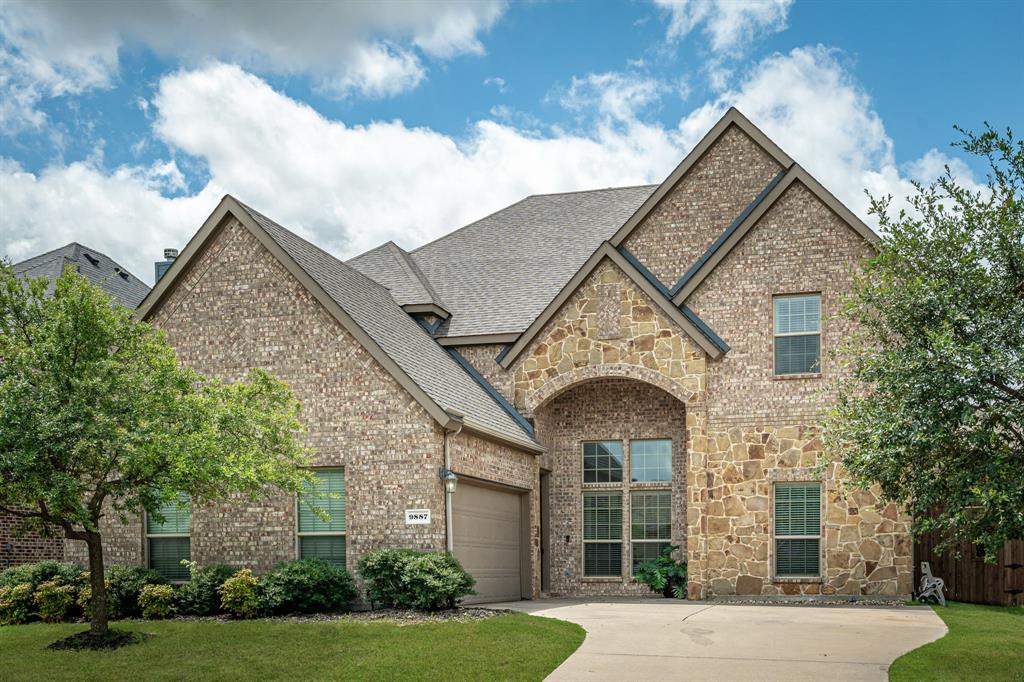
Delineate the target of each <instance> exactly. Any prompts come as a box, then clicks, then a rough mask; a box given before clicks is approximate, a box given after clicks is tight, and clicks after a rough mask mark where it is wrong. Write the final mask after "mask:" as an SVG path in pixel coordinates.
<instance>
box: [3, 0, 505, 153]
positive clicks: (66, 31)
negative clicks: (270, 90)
mask: <svg viewBox="0 0 1024 682" xmlns="http://www.w3.org/2000/svg"><path fill="white" fill-rule="evenodd" d="M504 7H505V4H504V2H503V0H478V1H474V2H466V1H464V0H418V1H417V2H401V1H399V0H378V1H376V2H358V3H356V2H327V3H307V4H298V5H297V4H294V3H286V2H243V1H242V0H191V1H190V2H129V3H126V2H120V1H117V0H90V1H83V0H49V1H48V2H32V3H30V2H27V1H25V0H9V1H7V2H3V3H0V100H2V102H0V131H5V132H8V133H13V132H18V131H20V130H24V129H26V128H39V127H40V126H41V125H42V124H43V122H44V120H45V117H44V116H43V114H42V113H40V112H39V111H38V109H37V105H38V103H39V101H40V100H41V99H43V98H45V97H55V96H60V95H63V94H78V93H81V92H83V91H85V90H88V89H91V88H97V87H107V86H109V85H111V84H112V83H113V82H114V81H115V79H116V78H117V75H118V50H119V49H120V48H121V47H122V46H124V45H126V44H132V45H135V44H141V45H145V46H146V47H149V48H150V49H152V50H154V51H156V52H157V53H158V54H161V55H165V56H174V57H180V58H182V59H185V60H186V61H187V62H192V63H197V64H198V63H201V62H203V61H205V60H207V59H209V58H219V59H225V60H229V61H236V62H238V63H240V64H243V65H245V66H246V67H247V68H250V69H254V70H257V71H264V72H270V73H281V74H295V73H301V74H308V75H311V76H312V77H313V78H314V79H315V80H316V82H317V83H318V84H319V87H320V89H321V90H323V91H324V92H327V93H329V94H333V95H336V96H339V97H342V96H346V95H348V94H350V93H353V92H358V93H361V94H363V95H366V96H370V97H382V96H388V95H393V94H395V93H397V92H401V91H403V90H406V89H408V88H412V87H415V86H416V85H418V84H419V83H420V82H421V81H422V80H423V78H424V74H425V70H426V67H425V66H424V64H423V63H422V60H421V56H422V55H425V56H428V57H432V58H437V59H450V58H452V57H454V56H456V55H459V54H467V53H468V54H481V53H483V51H484V50H483V46H482V44H481V43H480V40H479V38H478V36H479V34H480V33H482V32H484V31H487V30H488V29H489V28H490V27H491V26H492V25H493V24H494V23H495V22H496V21H497V20H498V18H499V17H500V16H501V14H502V12H503V11H504Z"/></svg>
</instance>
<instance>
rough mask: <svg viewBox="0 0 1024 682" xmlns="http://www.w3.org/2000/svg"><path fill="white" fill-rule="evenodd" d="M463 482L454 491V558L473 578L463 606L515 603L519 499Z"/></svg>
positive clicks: (518, 561)
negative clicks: (493, 602)
mask: <svg viewBox="0 0 1024 682" xmlns="http://www.w3.org/2000/svg"><path fill="white" fill-rule="evenodd" d="M521 497H522V496H521V495H519V494H516V493H511V492H508V491H505V490H496V489H494V488H485V487H482V486H479V485H473V484H471V483H468V482H466V481H465V479H463V480H462V481H459V485H458V487H457V488H456V489H455V503H454V504H453V505H452V508H453V514H452V523H453V525H454V526H455V528H454V530H455V532H454V536H455V557H456V558H457V559H458V560H459V561H460V562H461V563H462V566H463V568H465V569H466V570H467V571H469V573H470V575H472V576H473V577H474V578H476V587H475V588H474V589H475V590H476V592H477V594H476V596H473V597H469V598H467V599H466V603H480V602H488V601H509V600H512V599H519V598H520V596H521V594H520V586H519V572H520V565H519V564H520V556H521V555H520V499H521Z"/></svg>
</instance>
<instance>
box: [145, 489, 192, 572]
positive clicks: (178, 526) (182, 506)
mask: <svg viewBox="0 0 1024 682" xmlns="http://www.w3.org/2000/svg"><path fill="white" fill-rule="evenodd" d="M160 516H162V517H164V520H163V521H158V520H157V519H156V517H154V516H152V515H150V514H146V545H147V554H148V555H149V567H150V568H152V569H153V570H154V571H156V572H157V573H159V574H160V575H162V576H163V577H165V578H167V579H168V580H188V568H186V567H185V566H184V565H182V563H181V562H182V561H184V560H187V559H191V558H192V540H191V537H190V533H191V527H192V510H191V508H190V505H189V501H188V498H187V497H185V496H181V497H180V498H178V499H177V500H172V501H170V502H165V503H164V504H162V505H160Z"/></svg>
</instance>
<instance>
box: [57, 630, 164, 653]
mask: <svg viewBox="0 0 1024 682" xmlns="http://www.w3.org/2000/svg"><path fill="white" fill-rule="evenodd" d="M149 636H150V635H147V634H145V633H143V632H127V631H125V630H108V631H107V634H105V635H101V636H99V637H97V636H96V635H94V634H92V633H91V632H89V631H88V630H86V631H85V632H76V633H75V634H73V635H71V636H70V637H65V638H64V639H58V640H57V641H56V642H54V643H53V644H51V645H49V646H48V647H47V648H48V649H53V650H55V651H104V650H110V649H119V648H121V647H123V646H127V645H129V644H138V643H139V642H141V641H142V640H144V639H146V638H147V637H149Z"/></svg>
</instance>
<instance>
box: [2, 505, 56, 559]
mask: <svg viewBox="0 0 1024 682" xmlns="http://www.w3.org/2000/svg"><path fill="white" fill-rule="evenodd" d="M22 523H23V521H22V519H21V518H20V517H18V516H15V515H14V514H7V513H4V512H0V571H2V570H3V569H5V568H10V567H11V566H17V565H18V564H28V563H32V562H34V561H42V560H43V559H56V560H58V561H60V560H61V559H63V557H64V549H63V547H64V541H63V540H61V539H60V538H48V537H43V536H42V535H40V534H39V533H37V532H35V531H26V530H25V529H24V528H23V527H22Z"/></svg>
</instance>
